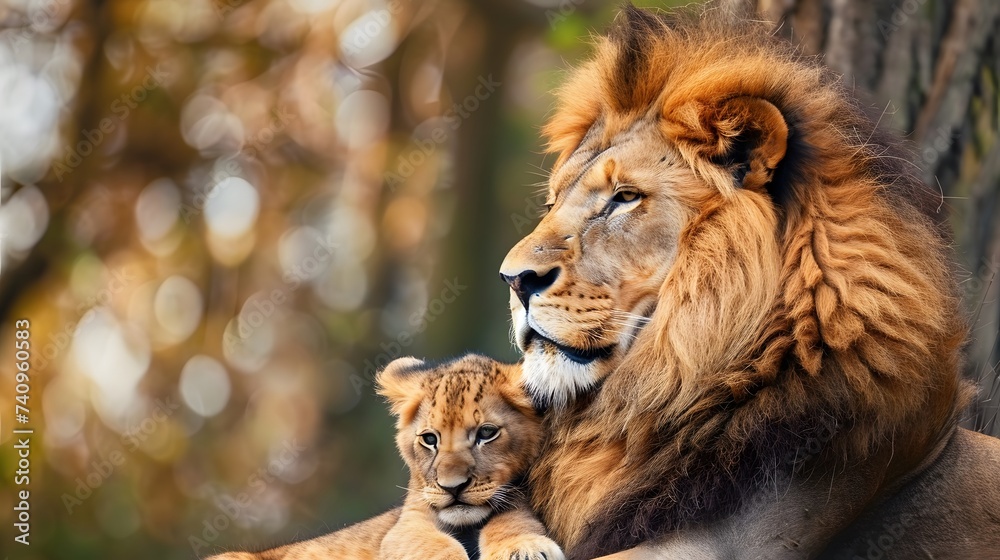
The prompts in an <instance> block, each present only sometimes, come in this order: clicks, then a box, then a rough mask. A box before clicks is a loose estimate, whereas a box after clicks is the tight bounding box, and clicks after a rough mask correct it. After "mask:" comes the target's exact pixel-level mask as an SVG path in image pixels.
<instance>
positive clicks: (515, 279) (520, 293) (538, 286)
mask: <svg viewBox="0 0 1000 560" xmlns="http://www.w3.org/2000/svg"><path fill="white" fill-rule="evenodd" d="M558 276H559V267H554V268H552V269H550V270H548V271H546V272H544V273H542V274H539V273H538V272H537V271H534V270H523V271H521V272H518V273H517V274H504V273H503V271H501V272H500V278H502V279H503V281H504V282H506V283H507V284H509V285H510V289H512V290H514V293H515V294H517V299H519V300H521V305H523V306H524V308H525V309H528V300H529V299H531V295H532V294H540V293H542V292H544V291H545V290H546V289H548V287H549V286H551V285H552V284H553V283H555V281H556V278H557V277H558Z"/></svg>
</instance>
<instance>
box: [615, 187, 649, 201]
mask: <svg viewBox="0 0 1000 560" xmlns="http://www.w3.org/2000/svg"><path fill="white" fill-rule="evenodd" d="M640 198H642V195H641V194H639V191H634V190H631V189H621V190H619V191H617V192H616V193H615V195H614V196H612V197H611V202H614V203H615V204H628V203H629V202H635V201H636V200H639V199H640Z"/></svg>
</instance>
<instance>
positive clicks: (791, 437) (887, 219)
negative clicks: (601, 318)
mask: <svg viewBox="0 0 1000 560" xmlns="http://www.w3.org/2000/svg"><path fill="white" fill-rule="evenodd" d="M625 12H626V13H625V14H624V15H623V17H622V18H620V19H621V21H620V22H619V25H618V28H617V29H616V30H615V31H614V32H613V33H612V36H611V37H610V38H609V39H605V40H603V41H601V42H600V43H599V45H598V47H597V54H596V56H595V58H594V60H593V61H591V62H590V63H588V64H585V65H583V66H582V67H581V68H580V69H579V70H578V71H577V72H576V73H575V74H574V75H573V76H572V77H571V79H570V81H569V83H568V85H567V86H566V87H565V89H564V90H563V92H562V94H561V97H560V106H559V110H558V112H557V113H556V114H555V116H554V117H553V119H552V121H551V122H550V123H549V124H548V125H547V127H546V132H547V134H548V136H549V138H550V146H551V148H552V150H553V151H555V152H558V153H560V159H561V160H564V159H565V157H566V156H567V154H568V153H570V152H571V151H572V150H573V149H575V147H576V146H577V145H578V144H579V142H580V139H581V138H583V137H584V135H585V134H586V133H587V130H588V129H589V128H590V126H591V125H592V124H593V123H594V122H596V121H597V120H598V119H601V122H602V123H603V124H604V125H605V126H606V127H608V128H609V129H617V130H627V128H628V126H627V123H628V122H629V121H630V119H635V118H638V117H639V116H642V115H646V114H648V113H649V111H650V108H651V107H653V106H654V104H658V105H659V107H660V112H661V114H662V120H663V130H664V134H665V135H666V136H667V137H668V138H671V139H673V140H674V141H675V143H676V144H677V146H678V149H679V150H680V151H681V153H683V154H684V157H685V159H686V160H687V161H688V162H689V163H690V165H691V166H692V167H693V168H694V169H695V170H696V171H698V173H699V176H700V177H701V178H702V179H703V180H705V181H706V182H708V183H710V184H716V185H717V186H718V189H719V192H718V196H717V197H715V198H714V199H713V200H712V201H710V204H709V205H708V206H707V207H706V208H705V209H704V211H703V213H702V215H700V216H699V217H698V218H697V219H696V220H694V222H693V223H692V224H691V225H690V227H689V228H688V230H687V231H685V232H683V234H682V238H681V241H680V248H679V250H678V255H677V259H676V262H675V263H674V265H673V267H672V269H671V271H670V273H669V276H668V278H667V281H666V283H665V285H664V288H663V290H662V291H661V298H660V302H659V304H658V305H657V311H656V312H655V313H654V315H653V317H652V321H651V323H650V324H649V325H648V326H647V327H645V328H644V329H643V331H642V333H641V335H640V336H639V337H638V339H637V340H636V342H635V344H634V346H633V347H632V348H631V350H630V351H629V352H628V355H627V356H626V357H625V359H624V360H623V361H622V363H621V365H620V366H618V367H617V369H616V370H615V371H614V372H612V373H611V374H610V375H609V376H608V377H607V378H606V379H604V380H603V382H602V384H601V386H600V387H599V389H597V390H596V391H593V392H592V394H591V395H590V396H589V397H588V398H587V399H585V400H584V401H580V402H576V403H574V402H568V401H571V400H572V399H570V398H568V397H567V398H565V399H564V400H565V401H567V402H566V406H565V407H564V409H563V410H558V411H554V413H553V414H551V415H550V416H549V418H548V419H547V422H548V424H549V426H548V427H549V431H550V434H551V436H550V440H549V442H548V444H547V448H546V451H545V453H544V455H543V457H542V459H541V460H540V461H539V463H538V464H537V466H536V467H535V468H534V470H533V472H532V478H531V487H532V489H533V501H534V505H535V507H536V509H538V510H539V511H540V512H541V514H542V516H543V518H544V521H545V522H546V525H547V526H548V528H549V529H550V530H551V531H552V532H553V534H554V535H555V536H556V538H557V540H559V541H560V542H561V543H562V544H564V545H565V546H566V547H567V548H568V550H569V552H570V556H571V557H574V558H592V557H596V556H600V555H602V554H606V553H610V552H614V551H618V550H622V549H627V548H630V547H633V546H635V545H637V544H639V543H641V542H644V541H649V540H653V539H656V538H657V537H660V536H663V535H665V534H668V533H669V532H671V531H675V530H677V529H679V528H683V527H685V526H688V525H691V524H696V523H701V522H707V521H711V520H714V519H719V518H721V517H724V516H726V515H729V514H732V513H734V512H736V511H738V510H739V509H740V508H741V507H743V506H744V505H745V504H746V500H747V499H749V498H751V497H752V496H753V494H754V493H756V492H759V491H760V490H761V489H764V488H766V487H767V483H768V481H773V480H775V478H776V477H777V476H778V475H779V474H787V475H789V476H791V475H792V474H795V475H797V476H805V474H803V473H808V475H809V476H820V477H822V476H826V475H828V474H831V473H833V472H834V471H835V470H836V469H838V468H840V467H842V466H843V465H845V464H847V463H851V464H856V463H858V462H865V461H871V460H873V459H872V458H874V457H879V458H885V464H884V466H883V467H880V468H881V469H882V470H881V473H880V474H881V476H883V477H884V479H885V480H886V481H887V483H888V482H889V481H892V480H894V479H895V478H898V477H900V476H902V475H903V474H904V473H906V472H909V471H910V470H911V469H913V468H915V466H916V465H917V464H918V463H919V462H920V461H922V460H923V459H924V458H925V456H926V455H927V453H928V452H929V451H928V450H929V449H931V448H932V447H934V446H935V445H937V444H938V443H939V440H940V439H941V438H942V437H943V435H944V434H946V433H948V432H949V431H950V430H951V429H952V427H953V426H954V425H955V423H956V417H957V414H958V411H959V410H960V408H961V407H962V406H963V404H964V402H965V399H966V397H967V395H968V391H967V389H966V388H965V387H964V386H963V384H962V383H961V382H960V379H959V366H960V351H961V346H962V344H963V342H964V340H965V337H966V333H967V327H966V325H965V321H964V319H963V317H961V316H960V314H959V312H958V309H959V303H958V299H957V297H956V288H955V286H956V283H955V282H954V279H953V278H952V276H951V273H950V271H949V256H948V253H947V244H948V240H947V234H946V232H945V231H944V230H943V226H942V225H941V222H942V217H941V216H939V215H937V214H936V213H935V208H936V207H937V206H938V202H937V200H936V199H933V198H929V196H928V193H927V192H926V190H925V189H924V188H923V186H922V185H921V184H920V182H919V180H918V179H917V178H916V177H914V176H913V175H912V172H911V171H910V170H909V168H908V167H906V165H907V164H906V163H905V162H906V160H907V157H906V154H902V153H900V151H899V149H898V146H897V145H896V142H895V141H892V140H887V139H884V138H882V137H881V135H880V134H879V133H878V132H877V131H876V130H875V127H874V125H873V123H872V120H871V119H870V118H868V117H867V116H866V115H865V114H864V111H863V110H862V109H860V108H859V106H858V104H857V103H856V102H855V101H853V100H852V97H851V96H850V95H849V94H847V93H846V92H845V91H844V89H843V88H842V86H841V85H840V84H839V82H838V81H837V79H836V78H835V77H834V76H831V75H830V73H829V72H828V71H826V70H824V69H822V68H821V67H820V66H819V65H818V63H817V62H815V61H812V60H807V59H803V58H801V57H800V56H798V55H797V54H796V53H795V52H794V51H793V50H792V48H791V47H789V46H787V45H785V44H783V43H781V42H780V41H779V40H777V39H774V38H772V37H771V35H770V34H769V32H768V31H769V30H768V29H767V28H766V27H765V26H764V25H762V24H758V23H746V21H748V20H747V19H745V18H735V17H727V16H726V15H725V14H722V13H720V12H719V11H718V10H716V11H709V12H706V13H704V14H698V15H694V16H693V17H692V16H691V15H690V14H689V15H684V14H680V15H673V16H658V15H651V14H650V13H646V12H642V11H640V10H636V9H629V8H626V10H625ZM740 96H749V97H752V98H754V99H763V100H765V101H766V102H767V103H768V104H769V105H773V106H774V107H776V108H777V109H778V110H779V111H780V112H781V114H782V115H783V117H784V118H785V120H786V121H787V123H788V127H789V137H788V150H787V154H786V155H785V156H784V159H783V160H782V163H781V165H780V166H779V167H778V168H777V170H776V171H775V173H774V175H773V179H772V180H771V182H770V183H769V184H768V186H767V187H768V188H767V189H762V190H760V191H750V190H740V189H738V188H734V187H733V185H732V184H731V181H732V178H731V177H728V176H724V175H722V174H720V173H719V172H718V170H717V169H716V167H715V166H714V164H713V163H712V162H709V161H706V160H704V156H703V154H701V153H700V152H699V151H698V150H699V149H700V148H698V147H697V146H696V145H695V142H696V140H698V139H699V138H703V137H705V136H706V135H707V134H708V133H706V132H705V131H699V130H697V127H699V126H701V125H702V124H703V123H704V122H705V121H704V119H699V118H697V117H698V114H697V112H698V111H700V110H702V108H703V107H705V106H708V105H709V104H711V103H713V102H715V101H718V100H724V99H732V98H736V97H740ZM692 115H693V116H692ZM616 122H617V123H619V124H618V125H615V124H614V123H616ZM609 123H610V124H609ZM692 127H694V129H695V130H693V131H692V130H691V128H692ZM611 138H613V136H611ZM692 139H694V140H692ZM557 165H558V163H557ZM727 181H729V183H726V182H727ZM720 256H721V257H720ZM525 369H526V376H527V377H526V379H527V382H528V385H529V386H531V387H534V388H536V389H541V388H547V390H548V392H549V396H551V397H552V398H553V399H556V400H559V399H561V398H562V397H560V396H559V395H562V394H565V395H570V394H573V392H574V391H575V392H579V391H580V390H584V391H589V390H591V389H592V388H593V386H594V380H593V379H590V378H588V376H587V373H588V371H587V369H586V368H585V367H583V368H581V367H576V366H575V364H569V363H563V362H561V361H559V359H558V358H557V357H551V356H546V355H543V354H540V353H538V354H529V356H528V358H527V359H526V362H525ZM820 434H829V435H828V436H823V437H820ZM817 438H819V439H820V440H821V441H822V446H821V448H820V449H817V450H809V449H808V446H809V442H810V441H812V440H815V439H817ZM807 451H808V453H807ZM803 454H805V455H806V457H805V458H804V459H803V458H802V456H803ZM789 457H792V458H793V459H791V460H790V459H789ZM880 460H881V459H880ZM803 469H804V470H803Z"/></svg>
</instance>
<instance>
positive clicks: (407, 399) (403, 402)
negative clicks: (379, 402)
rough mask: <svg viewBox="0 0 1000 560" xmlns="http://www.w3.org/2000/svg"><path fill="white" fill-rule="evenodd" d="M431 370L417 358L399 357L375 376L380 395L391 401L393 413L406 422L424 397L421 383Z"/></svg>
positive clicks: (410, 418)
mask: <svg viewBox="0 0 1000 560" xmlns="http://www.w3.org/2000/svg"><path fill="white" fill-rule="evenodd" d="M427 371H429V370H428V369H427V368H426V365H425V364H424V362H423V361H421V360H418V359H417V358H412V357H410V358H398V359H395V360H393V361H392V362H390V363H389V365H387V366H385V369H383V370H382V371H380V372H379V373H378V375H377V376H376V377H375V384H376V386H377V392H378V394H379V395H382V396H383V397H385V399H386V400H387V401H388V402H389V409H390V410H391V411H392V414H393V415H394V416H396V417H398V418H399V421H400V423H403V424H406V423H408V422H410V421H411V420H412V419H413V415H414V414H416V412H417V408H419V406H420V401H421V400H422V399H423V394H422V393H421V384H422V383H423V379H424V376H425V374H426V373H427Z"/></svg>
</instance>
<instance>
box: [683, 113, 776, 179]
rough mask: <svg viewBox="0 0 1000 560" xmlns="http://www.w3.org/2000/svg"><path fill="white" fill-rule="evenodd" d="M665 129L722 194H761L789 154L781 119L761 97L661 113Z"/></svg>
mask: <svg viewBox="0 0 1000 560" xmlns="http://www.w3.org/2000/svg"><path fill="white" fill-rule="evenodd" d="M664 130H665V132H666V134H667V136H668V137H669V138H671V139H672V140H673V141H674V142H676V144H677V146H678V148H679V149H680V150H681V152H682V153H683V154H684V156H685V158H687V159H688V160H689V163H691V164H692V165H693V166H694V167H695V169H696V170H697V171H698V172H699V173H700V174H701V175H702V176H703V177H705V178H706V179H708V180H709V181H711V182H713V183H715V184H717V186H718V187H720V188H721V189H723V190H726V189H729V188H732V186H733V185H735V186H737V187H742V188H744V189H752V190H762V189H764V188H765V187H766V186H767V185H768V184H769V183H770V182H771V180H772V179H773V178H774V173H775V170H776V169H777V168H778V164H779V163H781V160H782V159H783V158H784V157H785V153H786V152H787V150H788V123H787V122H786V121H785V117H784V116H783V115H782V114H781V111H780V110H779V109H778V108H777V107H775V106H774V104H773V103H771V102H770V101H767V100H766V99H762V98H760V97H750V96H741V97H732V98H729V99H727V100H725V101H722V102H720V103H713V104H708V103H702V102H698V101H692V102H690V103H686V104H684V105H682V106H680V107H677V108H674V109H669V110H667V111H665V114H664Z"/></svg>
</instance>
